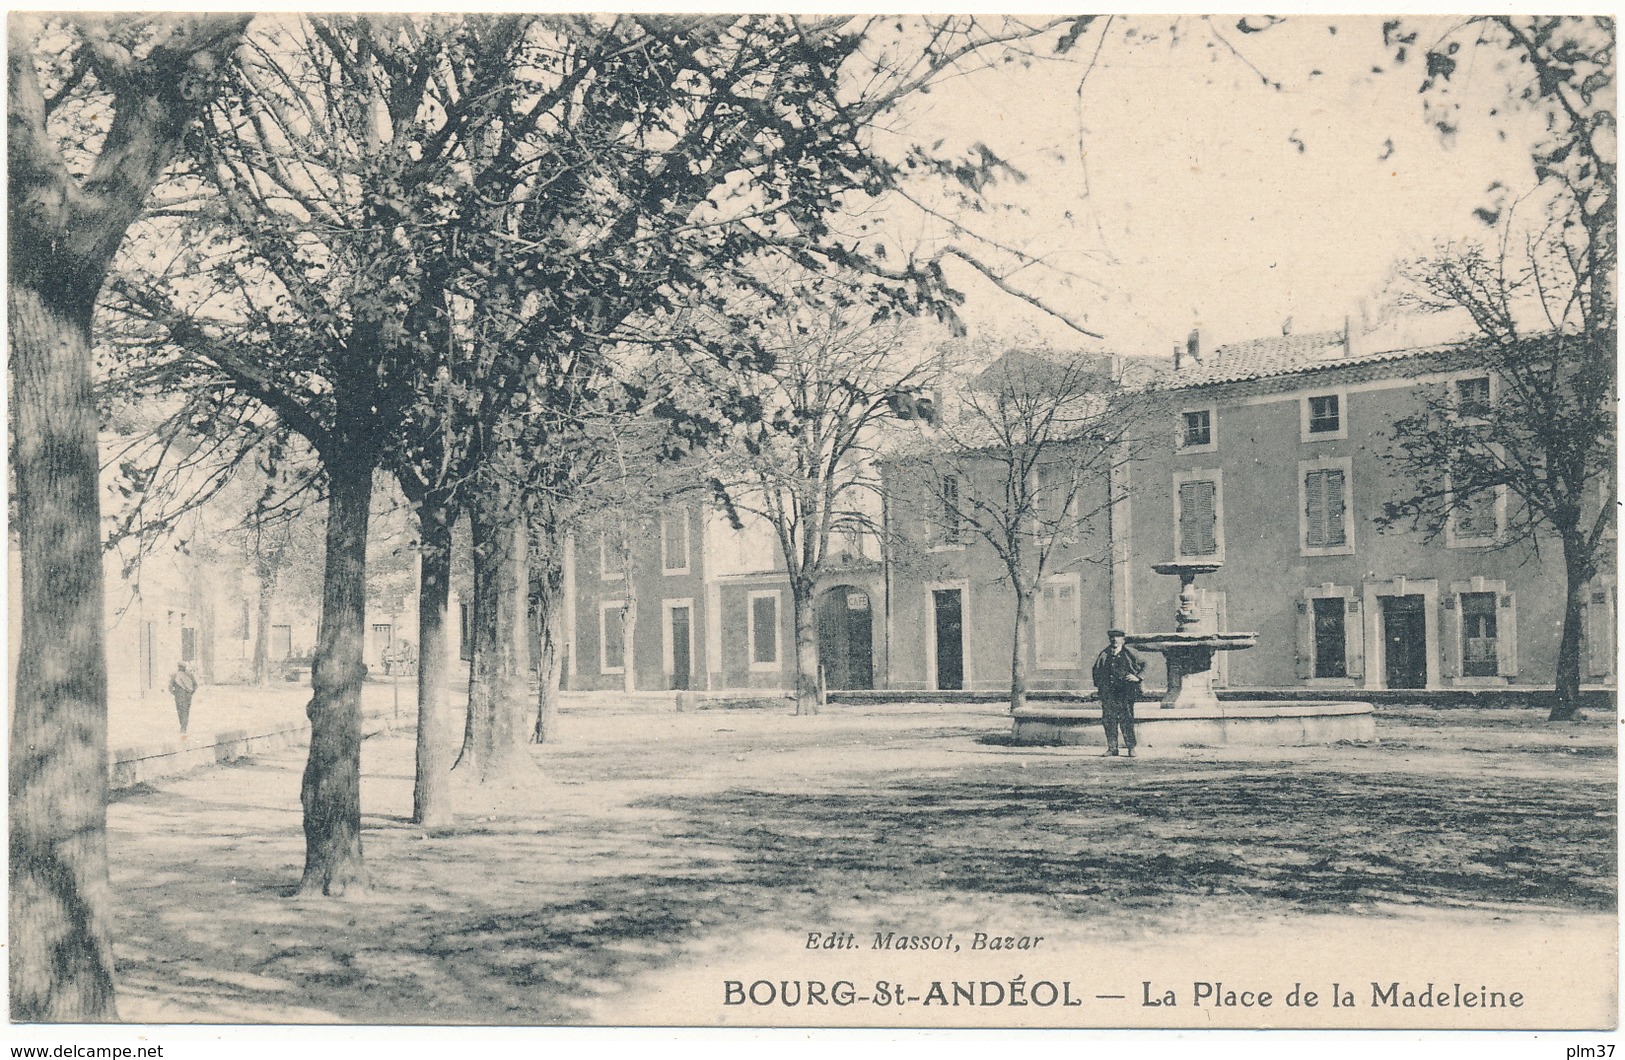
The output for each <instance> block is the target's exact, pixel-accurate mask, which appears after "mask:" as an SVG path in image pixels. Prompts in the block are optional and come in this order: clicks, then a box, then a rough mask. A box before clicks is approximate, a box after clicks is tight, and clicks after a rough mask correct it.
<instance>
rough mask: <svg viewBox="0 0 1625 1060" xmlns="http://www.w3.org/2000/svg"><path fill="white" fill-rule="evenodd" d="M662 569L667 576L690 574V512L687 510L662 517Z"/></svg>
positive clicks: (680, 510)
mask: <svg viewBox="0 0 1625 1060" xmlns="http://www.w3.org/2000/svg"><path fill="white" fill-rule="evenodd" d="M660 568H661V570H662V571H664V572H665V573H667V574H687V573H688V512H687V511H685V510H682V509H679V510H677V511H675V512H668V513H666V514H665V515H663V516H661V517H660Z"/></svg>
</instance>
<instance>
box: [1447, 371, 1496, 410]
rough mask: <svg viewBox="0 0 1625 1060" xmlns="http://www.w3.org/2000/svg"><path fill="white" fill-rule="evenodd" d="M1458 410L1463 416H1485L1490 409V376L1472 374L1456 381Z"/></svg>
mask: <svg viewBox="0 0 1625 1060" xmlns="http://www.w3.org/2000/svg"><path fill="white" fill-rule="evenodd" d="M1455 392H1456V411H1457V412H1459V413H1461V414H1462V415H1463V416H1484V415H1487V414H1488V413H1489V411H1490V377H1489V376H1487V375H1478V376H1472V377H1471V378H1468V379H1457V380H1456V381H1455Z"/></svg>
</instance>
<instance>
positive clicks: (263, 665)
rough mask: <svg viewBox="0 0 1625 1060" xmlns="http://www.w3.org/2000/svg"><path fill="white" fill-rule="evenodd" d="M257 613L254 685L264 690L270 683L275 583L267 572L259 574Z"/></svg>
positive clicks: (262, 571)
mask: <svg viewBox="0 0 1625 1060" xmlns="http://www.w3.org/2000/svg"><path fill="white" fill-rule="evenodd" d="M259 576H260V577H259V582H260V590H259V613H258V614H257V615H256V616H255V620H254V683H255V684H256V685H259V686H260V687H261V688H264V687H265V686H266V685H267V684H269V683H270V681H271V657H270V656H271V598H272V596H273V595H274V594H275V592H276V583H275V582H274V581H272V580H271V577H270V576H269V574H268V572H266V571H265V570H263V569H262V570H260V572H259Z"/></svg>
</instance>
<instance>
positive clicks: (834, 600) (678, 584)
mask: <svg viewBox="0 0 1625 1060" xmlns="http://www.w3.org/2000/svg"><path fill="white" fill-rule="evenodd" d="M744 522H745V525H744V526H743V527H742V528H740V529H735V528H733V527H732V526H731V525H730V524H729V523H728V521H727V520H726V519H725V518H723V517H722V516H721V514H720V513H718V512H716V511H714V510H712V509H711V508H709V507H708V506H706V505H704V504H700V503H696V502H693V501H686V502H685V501H680V500H674V501H671V502H669V503H667V504H666V505H665V506H664V507H663V508H662V510H661V511H660V512H658V513H656V514H654V515H651V516H650V517H648V518H644V519H636V518H632V517H630V516H629V517H628V518H626V519H624V520H623V521H622V522H620V523H618V524H617V525H615V526H613V527H610V528H604V529H598V530H590V531H585V532H582V533H579V534H577V535H575V537H574V538H573V540H572V544H571V548H570V551H569V559H568V561H567V565H566V571H565V591H566V600H567V604H566V618H565V639H566V641H567V642H568V643H569V645H570V647H569V662H568V664H567V666H566V668H565V676H564V683H565V685H566V687H568V688H572V689H583V690H593V689H596V690H621V691H629V692H631V691H664V690H673V689H677V690H682V689H692V690H723V689H773V690H781V689H787V688H790V687H793V685H794V683H795V625H794V615H793V611H792V605H793V600H792V597H791V594H790V581H789V578H788V577H787V576H786V574H785V564H784V556H783V553H782V551H781V550H780V548H779V545H778V542H777V540H776V538H775V537H774V535H773V533H772V531H771V528H770V527H768V526H767V525H766V524H765V523H762V522H760V521H754V520H751V519H750V518H749V517H748V516H747V517H746V518H745V520H744ZM878 551H879V550H878V547H877V545H876V544H875V542H874V541H873V539H872V538H871V537H869V536H868V535H849V536H846V537H843V538H841V539H839V540H838V541H837V544H836V547H835V549H834V555H833V557H832V562H831V563H830V564H829V566H830V569H829V570H828V571H827V572H826V573H825V574H824V576H823V577H822V578H820V579H819V581H818V584H817V587H816V591H815V595H814V608H815V615H816V618H817V624H818V638H819V647H820V653H819V654H820V659H821V660H822V665H823V668H824V675H823V677H824V681H825V683H826V686H827V687H829V688H836V689H844V688H874V687H877V685H876V681H877V679H878V678H880V677H883V676H884V674H885V672H886V653H885V629H884V623H883V619H882V609H881V606H880V604H881V602H882V601H883V599H884V591H885V579H884V577H883V571H882V565H881V563H880V561H879V559H878Z"/></svg>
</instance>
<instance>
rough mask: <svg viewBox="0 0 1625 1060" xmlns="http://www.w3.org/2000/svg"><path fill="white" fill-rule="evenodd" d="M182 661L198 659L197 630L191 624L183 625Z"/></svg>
mask: <svg viewBox="0 0 1625 1060" xmlns="http://www.w3.org/2000/svg"><path fill="white" fill-rule="evenodd" d="M181 661H182V662H196V661H197V630H196V629H194V628H193V627H191V626H182V627H181Z"/></svg>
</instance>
